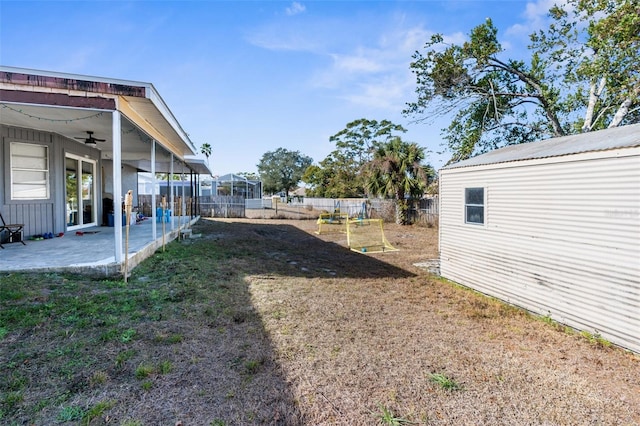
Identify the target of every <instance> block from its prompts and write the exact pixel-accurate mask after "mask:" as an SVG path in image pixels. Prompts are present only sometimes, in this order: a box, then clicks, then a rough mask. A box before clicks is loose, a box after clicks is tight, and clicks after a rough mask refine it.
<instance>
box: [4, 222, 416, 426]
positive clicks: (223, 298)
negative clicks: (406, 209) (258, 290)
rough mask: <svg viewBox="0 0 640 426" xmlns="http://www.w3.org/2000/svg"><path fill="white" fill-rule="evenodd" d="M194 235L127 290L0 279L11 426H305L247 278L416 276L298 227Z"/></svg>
mask: <svg viewBox="0 0 640 426" xmlns="http://www.w3.org/2000/svg"><path fill="white" fill-rule="evenodd" d="M194 233H201V234H202V237H201V238H198V239H188V240H183V241H174V242H172V243H171V244H169V245H167V247H166V251H164V252H163V251H158V252H156V254H155V255H154V256H152V257H151V258H149V259H147V260H146V261H144V262H143V263H141V264H140V265H139V266H138V267H137V268H135V269H134V270H133V274H132V276H131V277H130V278H129V280H128V283H126V284H125V283H124V282H123V281H122V280H105V279H91V278H88V277H83V276H76V275H68V274H57V273H48V274H3V275H0V359H2V360H3V363H0V422H3V423H5V424H26V423H28V424H55V423H61V422H64V421H71V422H76V423H82V424H106V423H109V424H178V422H182V424H219V425H231V424H234V425H235V424H242V425H253V424H256V425H257V424H276V425H298V424H304V423H305V418H304V415H303V413H301V411H300V409H299V406H298V403H297V400H296V397H295V396H294V393H293V391H292V389H291V387H290V386H291V385H290V382H289V380H288V378H287V376H286V374H285V372H284V371H283V370H282V367H281V366H280V365H279V364H278V362H277V359H278V357H277V356H276V353H275V348H274V347H273V344H272V342H271V340H270V337H269V335H268V333H267V331H266V330H265V329H264V326H263V323H262V319H261V318H260V315H259V314H258V313H257V312H256V310H255V309H254V307H253V305H252V302H251V295H250V293H249V287H248V284H247V280H246V278H247V277H248V276H251V275H268V276H275V277H277V276H282V277H294V278H300V279H305V278H310V279H312V278H327V279H333V278H336V279H339V278H342V277H345V278H401V277H409V276H412V275H413V274H411V273H409V272H407V271H405V270H402V269H400V268H397V267H394V266H391V265H388V264H386V263H384V262H382V261H379V260H377V259H375V258H373V257H369V256H366V255H360V254H357V253H353V252H351V251H349V250H348V249H347V248H346V247H344V246H342V245H340V244H334V243H328V242H325V241H323V240H321V239H320V238H318V237H316V236H314V235H311V234H309V233H306V232H304V231H302V230H300V229H298V228H295V227H293V226H290V225H286V224H282V225H280V224H249V223H227V222H221V221H212V220H201V221H200V222H199V223H198V224H196V225H195V226H194ZM345 239H346V236H345ZM392 255H397V253H393V254H392Z"/></svg>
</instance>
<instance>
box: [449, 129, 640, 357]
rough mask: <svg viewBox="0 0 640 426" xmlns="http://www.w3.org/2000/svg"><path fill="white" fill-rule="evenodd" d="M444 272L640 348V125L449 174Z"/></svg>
mask: <svg viewBox="0 0 640 426" xmlns="http://www.w3.org/2000/svg"><path fill="white" fill-rule="evenodd" d="M440 262H441V274H442V276H443V277H445V278H448V279H450V280H452V281H455V282H457V283H460V284H462V285H464V286H467V287H471V288H473V289H475V290H478V291H480V292H483V293H485V294H488V295H491V296H493V297H497V298H499V299H502V300H505V301H507V302H509V303H512V304H514V305H518V306H521V307H523V308H526V309H527V310H530V311H532V312H535V313H537V314H540V315H549V316H551V318H552V319H554V320H556V321H558V322H560V323H563V324H567V325H569V326H572V327H574V328H577V329H579V330H585V331H588V332H590V333H593V334H597V335H600V336H602V337H603V338H605V339H607V340H609V341H611V342H613V343H615V344H617V345H620V346H622V347H625V348H628V349H631V350H633V351H635V352H640V124H636V125H629V126H624V127H617V128H612V129H607V130H601V131H597V132H590V133H586V134H579V135H572V136H566V137H561V138H554V139H548V140H544V141H539V142H533V143H528V144H523V145H514V146H509V147H505V148H503V149H498V150H495V151H492V152H489V153H487V154H484V155H480V156H477V157H474V158H471V159H468V160H465V161H461V162H458V163H455V164H452V165H450V166H447V167H445V168H443V169H442V170H441V171H440Z"/></svg>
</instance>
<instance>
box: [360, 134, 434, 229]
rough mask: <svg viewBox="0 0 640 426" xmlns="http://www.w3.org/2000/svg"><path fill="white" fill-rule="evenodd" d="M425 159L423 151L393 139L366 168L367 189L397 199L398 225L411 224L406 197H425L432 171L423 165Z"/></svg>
mask: <svg viewBox="0 0 640 426" xmlns="http://www.w3.org/2000/svg"><path fill="white" fill-rule="evenodd" d="M424 159H425V154H424V149H422V148H421V147H419V146H418V145H417V144H415V143H409V142H404V141H403V140H402V139H401V138H400V137H394V138H392V139H391V140H389V141H388V142H385V143H383V144H381V145H380V146H378V148H377V149H376V150H375V151H374V153H373V159H372V160H371V161H369V162H368V163H367V165H366V167H365V169H366V171H367V189H368V190H369V191H370V193H371V194H374V195H379V196H383V197H387V198H393V199H394V200H395V202H396V223H398V224H400V225H406V224H407V223H408V221H407V212H408V210H409V200H408V198H407V197H420V196H422V194H423V193H424V190H425V188H426V187H427V185H428V181H429V174H430V173H431V172H432V171H433V169H432V168H431V167H429V166H425V165H423V164H422V162H423V161H424Z"/></svg>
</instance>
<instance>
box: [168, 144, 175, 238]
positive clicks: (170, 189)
mask: <svg viewBox="0 0 640 426" xmlns="http://www.w3.org/2000/svg"><path fill="white" fill-rule="evenodd" d="M169 191H170V192H171V196H170V197H169V202H170V203H171V230H172V231H173V218H174V217H175V215H176V212H175V206H174V201H175V200H174V198H173V153H171V164H170V165H169Z"/></svg>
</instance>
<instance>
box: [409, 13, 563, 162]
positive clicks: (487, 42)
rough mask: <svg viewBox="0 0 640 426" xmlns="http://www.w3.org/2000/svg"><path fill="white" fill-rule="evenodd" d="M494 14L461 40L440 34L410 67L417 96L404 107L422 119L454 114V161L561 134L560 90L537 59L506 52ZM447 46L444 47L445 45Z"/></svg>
mask: <svg viewBox="0 0 640 426" xmlns="http://www.w3.org/2000/svg"><path fill="white" fill-rule="evenodd" d="M497 35H498V30H497V29H496V28H495V27H494V26H493V22H492V21H491V19H487V20H486V22H485V23H483V24H481V25H479V26H477V27H475V28H474V29H473V30H472V31H471V34H470V36H469V40H468V41H466V42H465V43H463V44H462V45H445V44H444V38H443V37H442V35H440V34H436V35H434V36H433V37H432V38H431V41H430V42H428V43H427V44H426V46H425V49H426V52H425V53H424V54H423V53H421V52H416V53H415V54H414V56H413V58H414V61H413V62H412V63H411V65H410V67H411V70H412V71H413V73H414V74H415V75H416V79H417V88H416V94H417V95H418V99H417V100H416V101H414V102H411V103H409V104H408V106H407V108H406V109H405V110H404V111H403V112H404V114H406V115H412V116H414V117H417V119H418V121H420V120H428V119H430V118H432V117H436V116H442V115H450V114H454V118H453V120H452V122H451V124H450V125H449V127H448V128H447V129H446V130H444V137H445V139H446V141H447V143H448V147H449V149H450V150H451V151H452V153H453V157H452V161H458V160H462V159H465V158H468V157H470V156H472V155H474V154H476V153H479V152H485V151H488V150H491V149H494V148H496V147H497V146H500V145H502V144H505V143H506V144H513V143H520V142H526V141H531V140H535V139H538V138H540V137H542V136H545V135H553V136H561V135H563V134H564V133H565V130H564V129H563V127H562V125H561V123H560V118H559V112H560V108H559V106H558V90H557V89H556V88H555V87H554V86H553V85H552V84H550V83H549V82H546V81H545V76H544V69H541V68H540V66H539V63H538V62H537V61H536V60H535V58H534V60H532V62H531V64H529V65H527V64H525V63H524V62H523V61H516V60H511V59H508V58H502V57H501V56H502V55H501V54H502V52H503V49H502V46H501V45H500V42H499V41H498V37H497ZM443 46H444V49H443V48H442V47H443Z"/></svg>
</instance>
